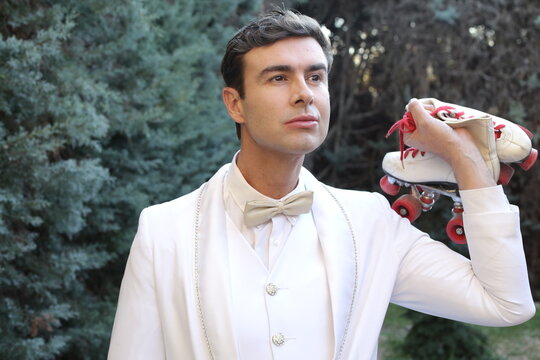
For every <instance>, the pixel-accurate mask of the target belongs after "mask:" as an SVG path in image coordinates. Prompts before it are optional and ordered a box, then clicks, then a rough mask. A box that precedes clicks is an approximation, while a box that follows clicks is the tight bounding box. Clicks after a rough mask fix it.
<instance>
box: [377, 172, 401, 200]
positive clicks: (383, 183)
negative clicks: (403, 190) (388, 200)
mask: <svg viewBox="0 0 540 360" xmlns="http://www.w3.org/2000/svg"><path fill="white" fill-rule="evenodd" d="M379 186H380V187H381V189H382V190H383V191H384V192H385V193H387V194H388V195H392V196H395V195H397V194H398V193H399V187H400V186H399V185H398V184H391V183H390V181H388V176H386V175H385V176H383V177H382V178H381V180H380V181H379Z"/></svg>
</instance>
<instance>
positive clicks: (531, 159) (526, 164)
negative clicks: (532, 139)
mask: <svg viewBox="0 0 540 360" xmlns="http://www.w3.org/2000/svg"><path fill="white" fill-rule="evenodd" d="M536 159H538V150H536V149H532V150H531V153H530V154H529V156H527V158H526V159H525V160H523V161H522V162H521V163H520V164H519V167H520V168H522V169H523V170H525V171H527V170H529V169H530V168H532V166H533V165H534V163H535V162H536Z"/></svg>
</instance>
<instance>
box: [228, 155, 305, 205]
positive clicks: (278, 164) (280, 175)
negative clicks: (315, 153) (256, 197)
mask: <svg viewBox="0 0 540 360" xmlns="http://www.w3.org/2000/svg"><path fill="white" fill-rule="evenodd" d="M303 162H304V155H293V156H291V155H283V154H276V153H269V152H265V153H264V154H256V153H254V152H250V151H240V153H239V154H238V156H237V159H236V164H237V166H238V168H239V169H240V172H242V175H243V176H244V178H245V179H246V181H247V182H248V184H249V185H251V186H252V187H253V188H254V189H255V190H257V191H258V192H260V193H261V194H263V195H266V196H268V197H270V198H273V199H280V198H282V197H283V196H285V195H287V194H288V193H290V192H291V191H292V190H293V189H294V188H295V187H296V185H297V184H298V177H299V175H300V169H301V168H302V163H303Z"/></svg>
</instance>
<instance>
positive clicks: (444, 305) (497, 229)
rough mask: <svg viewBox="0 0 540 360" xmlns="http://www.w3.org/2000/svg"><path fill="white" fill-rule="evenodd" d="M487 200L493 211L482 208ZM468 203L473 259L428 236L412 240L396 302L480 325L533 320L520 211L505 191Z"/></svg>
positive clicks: (482, 193) (467, 226)
mask: <svg viewBox="0 0 540 360" xmlns="http://www.w3.org/2000/svg"><path fill="white" fill-rule="evenodd" d="M471 192H472V191H471ZM473 198H474V199H473ZM479 198H483V199H484V200H483V201H477V199H479ZM485 199H490V202H491V204H492V205H493V206H490V207H486V206H485V205H482V202H483V203H484V204H485V203H486V201H485ZM500 199H503V200H502V202H501V200H500ZM462 200H463V202H464V208H465V212H464V215H463V221H464V227H465V230H466V234H467V242H468V246H469V252H470V256H471V260H468V259H467V258H465V257H463V256H461V255H460V254H458V253H456V252H454V251H452V250H450V249H449V248H447V247H446V246H445V245H444V244H442V243H440V242H438V241H433V240H432V239H429V237H428V236H427V235H424V236H420V237H418V238H416V239H414V240H407V241H410V245H409V246H408V247H406V249H405V250H404V251H403V253H402V254H400V256H401V263H400V267H399V271H398V276H397V279H396V284H395V288H394V291H393V295H392V302H394V303H396V304H399V305H402V306H405V307H408V308H411V309H413V310H417V311H421V312H424V313H428V314H431V315H435V316H440V317H445V318H449V319H453V320H458V321H463V322H468V323H473V324H478V325H486V326H510V325H517V324H520V323H522V322H524V321H527V320H528V319H530V318H531V317H532V316H533V315H534V313H535V306H534V302H533V300H532V295H531V291H530V288H529V282H528V275H527V266H526V262H525V256H524V252H523V245H522V239H521V232H520V224H519V210H518V208H517V207H515V206H512V205H509V204H508V203H507V201H506V197H505V196H504V193H502V189H501V188H500V187H496V188H489V189H482V190H481V191H480V192H478V193H476V194H474V193H468V194H462ZM404 221H406V220H404ZM396 236H399V234H397V235H396Z"/></svg>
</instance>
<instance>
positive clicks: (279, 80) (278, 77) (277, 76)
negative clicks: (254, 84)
mask: <svg viewBox="0 0 540 360" xmlns="http://www.w3.org/2000/svg"><path fill="white" fill-rule="evenodd" d="M270 80H271V81H276V82H281V81H285V76H284V75H276V76H272V77H271V78H270Z"/></svg>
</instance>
